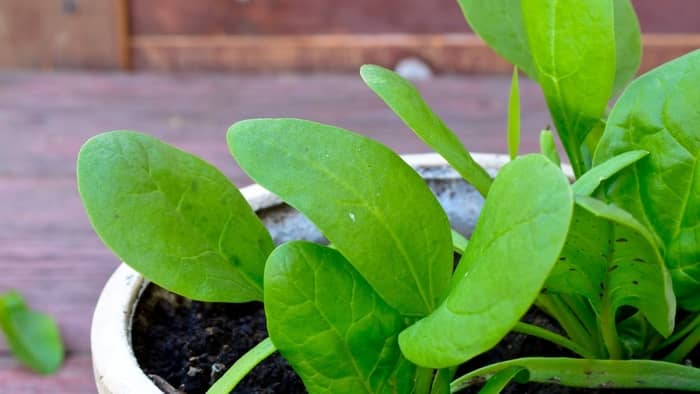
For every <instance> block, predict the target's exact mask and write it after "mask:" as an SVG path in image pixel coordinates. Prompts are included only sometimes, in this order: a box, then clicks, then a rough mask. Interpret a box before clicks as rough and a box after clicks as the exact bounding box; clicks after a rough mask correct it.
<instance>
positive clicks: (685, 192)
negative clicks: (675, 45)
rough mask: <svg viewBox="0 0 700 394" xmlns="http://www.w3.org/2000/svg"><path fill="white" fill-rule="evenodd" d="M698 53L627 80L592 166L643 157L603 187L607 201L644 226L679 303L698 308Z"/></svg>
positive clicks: (699, 307)
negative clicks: (658, 247)
mask: <svg viewBox="0 0 700 394" xmlns="http://www.w3.org/2000/svg"><path fill="white" fill-rule="evenodd" d="M697 86H700V51H694V52H691V53H689V54H687V55H685V56H683V57H680V58H678V59H676V60H673V61H671V62H669V63H666V64H665V65H663V66H661V67H659V68H657V69H655V70H652V71H650V72H649V73H647V74H645V75H643V76H642V77H640V78H638V79H637V80H635V81H634V82H633V83H632V84H630V86H629V87H628V88H627V89H626V90H625V92H624V93H623V94H622V96H621V97H620V99H619V100H618V102H617V103H616V104H615V107H614V108H613V110H612V112H611V113H610V117H609V119H608V123H607V127H606V129H605V133H604V134H603V137H602V139H601V141H600V144H599V147H598V150H597V151H596V155H595V158H594V164H597V163H602V162H604V161H606V160H608V159H610V158H611V157H613V156H617V155H619V154H621V153H624V152H627V151H630V150H636V149H644V150H647V151H649V152H650V154H649V156H648V157H647V158H646V159H644V160H642V161H639V162H637V163H636V164H635V165H634V166H633V167H631V168H632V170H631V171H625V172H624V173H621V174H620V175H619V176H616V177H614V178H613V179H611V180H610V181H609V182H608V184H607V189H606V195H607V198H608V199H609V200H610V201H612V202H614V203H615V204H617V205H618V206H620V207H622V208H623V209H625V210H626V211H628V212H630V213H631V214H632V215H633V216H634V217H635V218H637V219H638V220H639V221H641V222H642V223H643V224H644V225H646V226H648V227H649V228H651V229H652V230H653V231H654V233H655V234H656V236H657V237H658V239H660V242H661V244H662V245H663V250H664V259H665V260H666V264H667V265H668V267H669V269H670V272H671V275H672V277H673V281H674V290H675V292H676V296H677V297H678V299H679V302H680V304H681V305H682V306H683V307H685V308H688V309H692V310H696V311H697V310H700V171H698V161H699V160H698V159H699V158H700V137H698V130H700V112H699V111H698V107H699V105H700V89H697Z"/></svg>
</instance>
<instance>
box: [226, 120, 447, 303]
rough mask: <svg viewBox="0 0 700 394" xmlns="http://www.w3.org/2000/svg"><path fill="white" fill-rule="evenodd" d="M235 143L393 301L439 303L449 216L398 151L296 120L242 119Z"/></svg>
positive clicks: (263, 178) (240, 156) (254, 169)
mask: <svg viewBox="0 0 700 394" xmlns="http://www.w3.org/2000/svg"><path fill="white" fill-rule="evenodd" d="M228 142H229V147H230V148H231V153H232V154H233V156H234V157H235V158H236V160H237V161H238V163H239V164H240V165H241V167H242V168H243V170H244V171H246V173H248V175H250V177H251V178H253V179H254V180H255V181H256V182H258V183H260V184H261V185H262V186H264V187H266V188H268V189H269V190H271V191H272V192H274V193H276V194H277V195H279V196H280V197H281V198H282V199H283V200H285V201H286V202H287V203H289V204H290V205H291V206H293V207H295V208H296V209H298V210H299V211H301V212H303V213H304V214H305V215H306V216H307V217H308V218H309V219H310V220H311V221H312V222H314V223H315V224H316V225H317V226H318V227H319V228H320V229H321V231H322V232H323V234H324V235H325V236H326V237H327V238H328V239H329V240H330V242H331V243H332V244H333V246H334V247H335V248H337V249H338V250H339V251H340V252H341V253H342V254H343V255H344V256H345V257H346V258H347V259H348V260H349V261H350V263H351V264H352V265H353V266H354V267H355V268H356V269H357V270H358V271H359V272H360V274H361V275H362V276H363V277H364V278H365V279H366V280H367V281H368V282H369V283H370V285H372V287H373V288H374V289H375V290H376V291H377V292H378V293H379V294H380V295H381V296H382V298H383V299H384V300H385V301H386V302H387V303H388V304H389V305H391V306H392V307H394V308H396V309H397V310H399V311H400V312H401V313H403V314H405V315H413V316H423V315H426V314H428V313H430V311H432V310H433V309H434V308H435V307H436V306H437V305H438V304H439V303H440V301H441V300H442V298H443V297H444V296H445V293H446V291H447V286H448V283H449V278H450V274H451V272H452V237H451V231H450V230H451V229H450V224H449V222H448V220H447V216H446V214H445V213H444V211H443V210H442V207H441V206H440V204H439V203H438V201H437V199H436V198H435V196H434V195H433V194H432V192H431V191H430V189H428V187H427V186H426V184H425V182H424V181H423V179H421V177H420V176H418V174H417V173H416V172H415V171H414V170H413V169H412V168H411V167H409V166H408V165H407V164H406V163H405V162H404V161H403V160H402V159H401V158H400V157H399V156H398V155H397V154H396V153H394V152H392V151H391V150H389V149H388V148H387V147H385V146H383V145H381V144H379V143H377V142H375V141H373V140H370V139H369V138H366V137H363V136H361V135H359V134H355V133H351V132H349V131H346V130H343V129H339V128H336V127H333V126H326V125H322V124H319V123H314V122H309V121H304V120H297V119H259V120H247V121H243V122H240V123H236V124H235V125H233V126H231V128H230V129H229V132H228Z"/></svg>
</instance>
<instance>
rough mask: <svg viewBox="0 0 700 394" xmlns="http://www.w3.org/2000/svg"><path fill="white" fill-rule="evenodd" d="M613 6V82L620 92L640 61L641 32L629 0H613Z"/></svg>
mask: <svg viewBox="0 0 700 394" xmlns="http://www.w3.org/2000/svg"><path fill="white" fill-rule="evenodd" d="M613 5H614V7H615V9H614V12H615V83H613V94H615V93H618V92H620V91H621V90H622V89H623V88H624V87H625V86H626V85H627V84H628V83H629V81H631V80H632V78H634V75H635V74H636V73H637V70H638V69H639V64H640V63H641V61H642V34H641V31H640V30H639V21H637V14H636V13H635V12H634V7H633V6H632V3H631V2H630V1H629V0H613Z"/></svg>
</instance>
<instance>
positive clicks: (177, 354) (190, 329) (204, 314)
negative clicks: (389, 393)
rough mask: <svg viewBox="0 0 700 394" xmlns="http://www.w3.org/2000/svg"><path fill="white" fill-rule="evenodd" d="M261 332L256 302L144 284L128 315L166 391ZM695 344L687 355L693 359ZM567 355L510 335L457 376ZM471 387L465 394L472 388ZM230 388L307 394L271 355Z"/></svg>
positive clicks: (536, 392) (200, 374)
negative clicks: (194, 296) (195, 297)
mask: <svg viewBox="0 0 700 394" xmlns="http://www.w3.org/2000/svg"><path fill="white" fill-rule="evenodd" d="M524 320H525V321H527V322H529V323H532V324H535V325H538V326H540V327H544V328H547V329H550V330H554V331H557V332H561V330H560V329H559V327H558V326H556V324H555V323H554V322H553V321H552V320H551V319H549V318H548V317H547V316H546V315H545V314H543V313H542V312H540V311H538V310H537V309H534V308H533V309H532V310H531V311H530V312H528V314H527V315H526V316H525V318H524ZM266 337H267V330H266V328H265V314H264V312H263V310H262V304H260V303H247V304H225V303H202V302H195V301H190V300H187V299H185V298H183V297H180V296H177V295H175V294H173V293H170V292H168V291H166V290H163V289H162V288H160V287H158V286H156V285H154V284H151V285H150V286H149V287H148V288H147V289H146V291H145V292H144V294H143V295H142V297H141V300H140V302H139V305H138V306H137V309H136V313H135V315H134V322H133V327H132V343H133V346H134V352H135V354H136V358H137V359H138V361H139V364H140V365H141V368H143V370H144V371H145V372H146V374H147V375H149V376H150V377H151V379H152V380H153V381H154V382H155V383H156V384H157V385H158V386H159V387H161V389H163V391H165V392H166V393H183V392H184V393H204V392H205V391H206V390H207V389H208V388H209V387H210V386H211V385H212V384H213V383H214V382H215V381H216V380H217V379H218V378H219V377H220V376H222V375H223V374H224V372H225V371H226V370H227V369H228V368H229V367H230V366H231V365H233V363H234V361H235V360H237V359H238V358H239V357H240V356H242V355H243V354H245V352H247V351H248V350H249V349H251V348H252V347H253V346H255V345H256V344H257V343H259V342H260V341H262V340H263V339H265V338H266ZM698 353H700V351H698V350H696V351H695V352H694V353H693V354H692V355H691V359H696V360H697V359H700V354H698ZM528 356H530V357H534V356H552V357H566V356H573V355H572V354H570V353H568V352H567V351H566V350H565V349H561V348H559V347H558V346H555V345H553V344H551V343H549V342H547V341H544V340H541V339H538V338H534V337H531V336H527V335H523V334H517V333H511V334H508V336H506V338H504V339H503V341H501V343H500V344H499V345H498V346H496V347H495V348H493V349H492V350H490V351H488V352H486V353H484V354H482V355H480V356H478V357H476V358H475V359H473V360H470V361H469V362H468V363H466V364H464V365H462V366H461V367H460V368H459V370H458V372H457V374H456V376H461V375H463V374H464V373H467V372H469V371H472V370H474V369H477V368H479V367H482V366H484V365H488V364H491V363H495V362H499V361H504V360H509V359H513V358H519V357H528ZM478 391H479V387H476V386H475V387H472V388H469V389H467V390H465V391H464V393H477V392H478ZM233 392H234V393H250V394H275V393H289V394H296V393H306V390H305V389H304V386H303V383H302V382H301V379H300V378H299V377H298V376H297V375H296V374H295V373H294V371H293V370H292V369H291V367H290V366H289V365H288V364H287V362H286V361H285V360H284V359H283V358H282V357H281V356H280V355H279V353H276V354H274V355H273V356H271V357H269V358H268V359H267V360H265V361H263V362H262V363H261V364H260V365H258V366H257V367H256V368H255V369H253V371H252V372H251V373H250V374H248V376H246V378H245V379H244V380H243V381H242V382H241V383H240V384H239V385H238V386H237V387H236V389H235V390H234V391H233ZM503 393H505V394H515V393H527V394H618V393H624V394H632V393H654V394H666V393H669V394H671V393H674V394H678V393H681V392H679V391H661V390H636V389H635V390H620V389H617V390H610V389H577V388H569V387H562V386H558V385H556V384H539V383H526V384H517V383H512V384H510V385H509V386H508V387H507V388H506V389H505V391H504V392H503Z"/></svg>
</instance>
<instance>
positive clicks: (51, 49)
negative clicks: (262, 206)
mask: <svg viewBox="0 0 700 394" xmlns="http://www.w3.org/2000/svg"><path fill="white" fill-rule="evenodd" d="M633 3H634V5H635V8H636V9H637V13H638V15H639V19H640V22H641V26H642V31H643V33H644V49H645V55H644V60H643V66H642V68H643V69H648V68H650V67H652V66H654V65H657V64H659V63H661V62H663V61H666V60H668V59H670V58H673V57H676V56H678V55H680V54H683V53H685V52H688V51H689V50H692V49H695V48H698V47H700V18H698V16H700V1H698V0H664V1H659V0H633ZM406 57H418V58H420V59H422V60H423V61H424V62H425V63H427V64H428V65H430V66H431V67H432V68H433V70H435V71H437V72H463V73H478V72H501V71H507V70H508V69H509V66H508V65H507V64H506V63H505V62H504V61H502V60H501V59H499V58H498V56H496V55H495V54H494V53H492V52H491V51H490V50H489V49H487V48H486V47H485V46H484V44H483V43H481V42H480V40H478V39H477V38H476V37H475V36H474V35H473V34H472V33H470V32H469V29H468V27H467V24H466V22H465V21H464V19H463V17H462V14H461V12H460V10H459V7H458V6H457V3H456V1H455V0H437V1H425V0H382V1H377V0H354V1H344V2H341V1H333V0H196V1H195V0H2V1H0V68H10V69H18V68H19V69H55V68H61V69H63V68H79V69H135V70H218V71H222V70H223V71H355V70H356V69H357V67H358V66H359V65H361V64H363V63H379V64H383V65H386V66H393V65H395V64H396V62H397V61H398V60H399V59H402V58H406Z"/></svg>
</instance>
